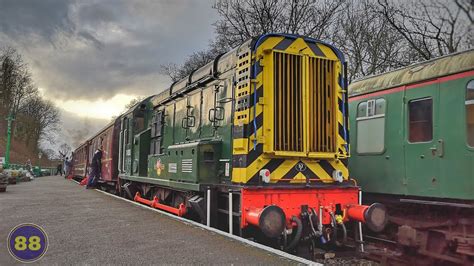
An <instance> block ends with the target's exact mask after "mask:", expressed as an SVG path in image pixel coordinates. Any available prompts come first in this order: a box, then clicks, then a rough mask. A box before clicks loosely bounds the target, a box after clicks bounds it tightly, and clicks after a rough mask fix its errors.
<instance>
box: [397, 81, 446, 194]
mask: <svg viewBox="0 0 474 266" xmlns="http://www.w3.org/2000/svg"><path fill="white" fill-rule="evenodd" d="M404 102H405V119H406V120H405V121H406V122H405V126H406V130H405V133H406V134H405V149H404V150H405V165H406V168H405V171H406V173H405V179H404V180H403V184H404V185H405V187H406V190H405V192H406V193H407V194H408V195H419V196H434V195H436V194H437V193H438V191H439V163H440V160H441V159H442V149H443V143H442V140H441V139H440V138H439V135H438V134H439V132H438V124H439V84H438V82H429V84H426V85H425V84H415V85H409V86H406V87H405V100H404Z"/></svg>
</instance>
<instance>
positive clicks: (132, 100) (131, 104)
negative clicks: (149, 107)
mask: <svg viewBox="0 0 474 266" xmlns="http://www.w3.org/2000/svg"><path fill="white" fill-rule="evenodd" d="M144 98H145V97H143V96H138V97H135V98H133V99H131V100H130V102H128V103H127V104H126V105H125V110H128V109H130V108H132V107H133V106H134V105H135V104H137V103H139V102H141V101H143V99H144Z"/></svg>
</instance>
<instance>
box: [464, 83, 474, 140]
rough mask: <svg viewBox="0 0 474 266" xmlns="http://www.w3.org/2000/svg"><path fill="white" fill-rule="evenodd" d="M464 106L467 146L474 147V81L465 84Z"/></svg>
mask: <svg viewBox="0 0 474 266" xmlns="http://www.w3.org/2000/svg"><path fill="white" fill-rule="evenodd" d="M465 105H466V136H467V145H469V146H470V147H474V80H471V81H469V83H468V84H467V87H466V101H465Z"/></svg>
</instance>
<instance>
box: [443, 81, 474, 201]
mask: <svg viewBox="0 0 474 266" xmlns="http://www.w3.org/2000/svg"><path fill="white" fill-rule="evenodd" d="M473 79H474V77H473V76H471V77H467V78H462V79H458V80H452V81H448V82H445V83H441V84H440V104H439V106H440V111H439V139H441V140H442V142H443V146H444V147H441V148H444V149H443V151H442V152H443V154H442V157H440V159H439V161H440V162H439V166H438V167H439V176H440V177H441V178H440V180H439V187H440V188H441V194H440V196H441V197H446V198H461V199H474V148H472V147H469V146H468V145H467V135H466V134H467V130H466V126H467V125H466V124H467V123H466V108H465V105H464V104H463V103H464V102H465V97H466V91H465V88H466V85H467V83H468V82H469V81H470V80H473ZM438 145H439V144H438ZM440 152H441V151H439V150H438V154H440Z"/></svg>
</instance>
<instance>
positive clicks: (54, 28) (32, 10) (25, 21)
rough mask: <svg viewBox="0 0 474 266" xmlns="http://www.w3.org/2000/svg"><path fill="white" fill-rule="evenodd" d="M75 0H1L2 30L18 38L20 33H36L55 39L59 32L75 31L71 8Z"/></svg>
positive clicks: (51, 39) (50, 39)
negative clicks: (70, 12) (70, 13)
mask: <svg viewBox="0 0 474 266" xmlns="http://www.w3.org/2000/svg"><path fill="white" fill-rule="evenodd" d="M74 2H75V1H72V0H64V1H55V0H41V1H21V0H20V1H18V0H1V1H0V31H1V32H3V33H4V34H6V35H8V36H10V37H12V38H16V37H17V36H18V35H24V34H36V35H39V36H42V37H43V38H44V39H46V40H48V41H53V38H54V36H55V34H56V33H57V32H58V31H59V32H67V33H72V32H74V26H75V25H74V23H72V21H71V20H70V17H69V15H68V14H69V9H70V6H71V5H72V4H73V3H74Z"/></svg>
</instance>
